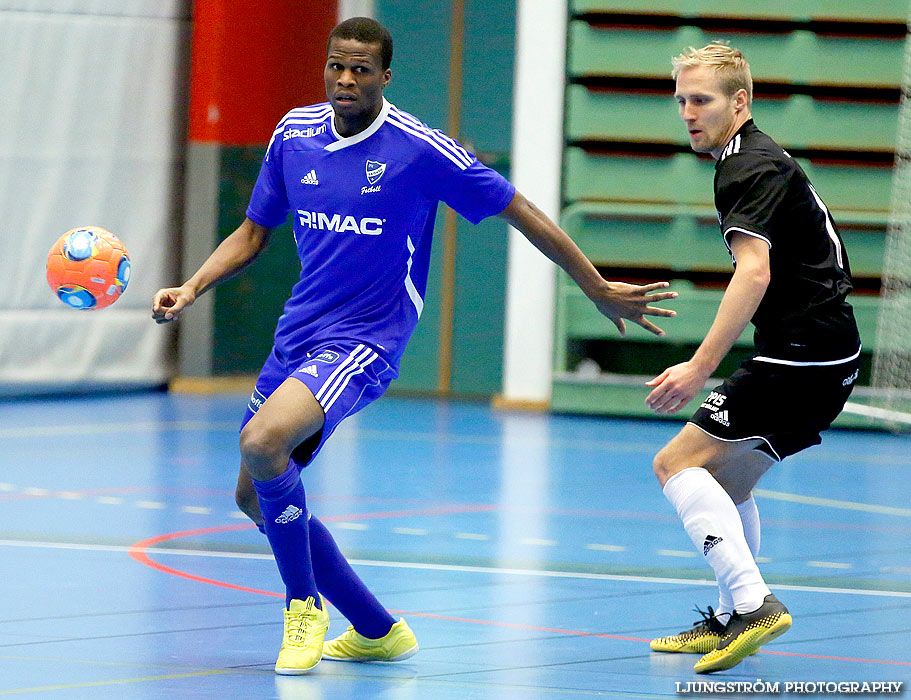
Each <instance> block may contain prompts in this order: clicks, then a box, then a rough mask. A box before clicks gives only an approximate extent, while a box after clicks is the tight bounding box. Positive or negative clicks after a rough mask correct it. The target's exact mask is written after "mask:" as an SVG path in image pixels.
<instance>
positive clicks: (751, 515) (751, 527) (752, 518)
mask: <svg viewBox="0 0 911 700" xmlns="http://www.w3.org/2000/svg"><path fill="white" fill-rule="evenodd" d="M737 512H738V513H740V522H741V523H743V536H744V538H746V541H747V545H748V546H749V548H750V553H751V554H752V555H753V559H754V560H755V559H756V557H758V556H759V540H760V527H759V509H758V508H757V507H756V500H755V499H754V498H753V494H750V497H749V498H748V499H747V500H745V501H744V502H743V503H741V504H740V505H739V506H737Z"/></svg>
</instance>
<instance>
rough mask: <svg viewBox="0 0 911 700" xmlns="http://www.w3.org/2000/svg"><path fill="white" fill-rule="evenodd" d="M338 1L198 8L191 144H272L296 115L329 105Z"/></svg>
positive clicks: (203, 0) (222, 0)
mask: <svg viewBox="0 0 911 700" xmlns="http://www.w3.org/2000/svg"><path fill="white" fill-rule="evenodd" d="M336 17H337V3H336V0H269V1H268V2H255V1H254V0H196V1H195V3H194V8H193V54H192V61H191V75H190V140H191V141H196V142H208V143H221V144H226V145H238V146H243V145H254V144H259V143H265V142H267V141H268V140H269V136H270V135H271V133H272V130H273V129H274V127H275V124H276V122H278V120H279V119H280V118H281V117H282V115H284V114H285V112H287V111H288V110H289V109H291V108H292V107H297V106H301V105H306V104H312V103H314V102H321V101H324V100H325V99H326V94H325V90H324V88H323V77H322V73H323V71H322V69H323V64H324V63H325V60H326V41H327V39H328V36H329V32H330V31H331V29H332V27H334V26H335V24H336Z"/></svg>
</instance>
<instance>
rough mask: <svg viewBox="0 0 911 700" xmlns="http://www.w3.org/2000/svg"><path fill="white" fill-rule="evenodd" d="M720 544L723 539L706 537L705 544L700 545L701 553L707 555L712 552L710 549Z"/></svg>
mask: <svg viewBox="0 0 911 700" xmlns="http://www.w3.org/2000/svg"><path fill="white" fill-rule="evenodd" d="M721 542H724V538H722V537H716V536H715V535H708V536H706V538H705V542H703V543H702V553H703V554H708V553H709V552H711V551H712V547H714V546H715V545H716V544H720V543H721Z"/></svg>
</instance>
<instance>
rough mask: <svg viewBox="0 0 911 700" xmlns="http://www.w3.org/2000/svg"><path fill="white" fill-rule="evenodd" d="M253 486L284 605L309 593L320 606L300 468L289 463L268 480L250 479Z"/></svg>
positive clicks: (305, 597) (307, 595)
mask: <svg viewBox="0 0 911 700" xmlns="http://www.w3.org/2000/svg"><path fill="white" fill-rule="evenodd" d="M253 488H254V489H255V490H256V497H257V500H258V501H259V509H260V510H261V511H262V514H263V524H264V525H265V529H266V537H268V538H269V544H270V545H271V547H272V553H273V554H274V555H275V563H276V564H278V572H279V573H280V574H281V577H282V581H284V583H285V606H286V607H287V606H288V605H289V604H290V602H291V600H292V599H297V600H306V599H307V598H308V597H310V596H313V598H314V600H315V601H316V607H318V608H319V607H322V606H321V604H320V599H319V595H318V593H317V589H316V579H315V578H314V577H313V564H312V563H311V561H310V533H309V527H308V524H307V500H306V496H305V494H304V485H303V484H302V483H301V479H300V472H299V471H298V470H297V467H295V466H290V467H289V468H288V471H286V472H285V473H284V474H282V475H281V476H278V477H276V478H274V479H270V480H269V481H256V479H253Z"/></svg>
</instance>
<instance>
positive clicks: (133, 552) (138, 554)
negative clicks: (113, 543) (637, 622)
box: [128, 506, 911, 666]
mask: <svg viewBox="0 0 911 700" xmlns="http://www.w3.org/2000/svg"><path fill="white" fill-rule="evenodd" d="M492 508H494V506H464V507H463V506H447V507H442V508H428V509H426V510H416V511H401V510H399V511H386V512H384V513H359V514H354V515H337V516H330V517H325V518H320V519H321V520H323V521H325V522H337V521H340V520H357V519H361V520H367V519H376V518H392V517H403V516H407V515H435V514H440V513H459V512H469V511H475V510H489V509H492ZM253 527H254V525H253V524H252V523H251V524H248V523H241V524H239V525H219V526H216V527H205V528H200V529H197V530H182V531H180V532H168V533H165V534H163V535H157V536H156V537H150V538H149V539H145V540H141V541H140V542H137V543H136V544H134V545H132V546H131V547H130V548H129V550H128V552H129V555H130V556H131V557H132V558H133V559H134V560H135V561H137V562H139V563H140V564H143V565H144V566H148V567H151V568H152V569H155V570H157V571H161V572H162V573H166V574H170V575H172V576H179V577H180V578H185V579H189V580H190V581H196V582H198V583H207V584H209V585H212V586H220V587H221V588H229V589H231V590H235V591H243V592H245V593H255V594H257V595H265V596H270V597H272V598H284V597H285V594H284V593H276V592H275V591H264V590H260V589H258V588H247V587H246V586H237V585H235V584H233V583H228V582H226V581H218V580H216V579H211V578H205V577H203V576H196V575H194V574H189V573H187V572H185V571H181V570H180V569H174V568H172V567H170V566H165V565H164V564H159V563H158V562H156V561H153V560H152V559H150V558H149V556H148V554H147V553H146V550H148V548H149V547H153V546H155V545H156V544H159V543H161V542H167V541H169V540H177V539H181V538H183V537H195V536H197V535H209V534H213V533H216V532H233V531H236V530H250V529H252V528H253ZM389 612H391V613H393V614H395V615H410V616H412V617H424V618H428V619H431V620H445V621H447V622H462V623H467V624H472V625H486V626H489V627H506V628H510V629H521V630H530V631H533V632H552V633H554V634H566V635H573V636H576V637H597V638H601V639H619V640H622V641H627V642H648V641H650V640H648V639H642V638H640V637H624V636H621V635H616V634H605V633H602V632H583V631H581V630H567V629H560V628H554V627H538V626H535V625H522V624H519V623H516V622H497V621H494V620H476V619H474V618H469V617H452V616H449V615H437V614H434V613H423V612H413V611H409V610H390V611H389ZM759 653H760V654H774V655H777V656H796V657H799V658H802V659H824V660H829V661H849V662H853V663H863V664H884V665H889V666H911V661H887V660H884V659H855V658H852V657H849V656H823V655H821V654H802V653H798V652H791V651H766V650H764V649H761V650H760V651H759Z"/></svg>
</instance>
